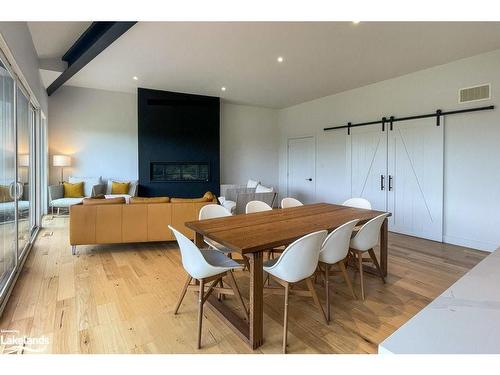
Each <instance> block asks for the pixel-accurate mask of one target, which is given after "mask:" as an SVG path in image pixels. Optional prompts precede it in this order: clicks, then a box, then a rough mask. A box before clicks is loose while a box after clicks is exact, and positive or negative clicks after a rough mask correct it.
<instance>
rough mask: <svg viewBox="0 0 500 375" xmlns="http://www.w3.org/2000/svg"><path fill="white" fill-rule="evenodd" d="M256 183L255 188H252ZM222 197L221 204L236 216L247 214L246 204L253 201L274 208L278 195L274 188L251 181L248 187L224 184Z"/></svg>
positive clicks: (221, 188)
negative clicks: (264, 203)
mask: <svg viewBox="0 0 500 375" xmlns="http://www.w3.org/2000/svg"><path fill="white" fill-rule="evenodd" d="M251 182H252V183H254V182H255V184H256V186H255V187H253V186H252V187H248V186H251V185H252V184H251ZM220 192H221V197H219V202H220V204H221V205H223V206H224V207H225V208H226V209H227V210H228V211H230V212H231V213H234V214H242V213H245V207H246V204H247V203H248V202H250V201H252V200H259V201H262V202H266V203H267V204H269V205H270V206H271V207H273V205H274V203H275V201H276V197H277V193H276V192H275V191H274V189H273V188H267V187H265V186H263V185H261V184H260V182H256V181H253V180H249V182H248V184H247V186H241V185H230V184H224V185H221V187H220Z"/></svg>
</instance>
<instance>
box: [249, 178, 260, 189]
mask: <svg viewBox="0 0 500 375" xmlns="http://www.w3.org/2000/svg"><path fill="white" fill-rule="evenodd" d="M258 184H260V182H259V181H255V180H248V182H247V188H256V187H257V185H258Z"/></svg>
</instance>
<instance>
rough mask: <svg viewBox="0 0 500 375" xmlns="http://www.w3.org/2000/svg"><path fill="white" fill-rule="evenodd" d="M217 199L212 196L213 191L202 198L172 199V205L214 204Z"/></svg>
mask: <svg viewBox="0 0 500 375" xmlns="http://www.w3.org/2000/svg"><path fill="white" fill-rule="evenodd" d="M214 199H215V196H214V195H213V194H212V192H211V191H207V192H206V193H205V194H204V195H203V197H201V198H170V202H171V203H183V202H184V203H186V202H193V203H201V202H212V201H213V200H214Z"/></svg>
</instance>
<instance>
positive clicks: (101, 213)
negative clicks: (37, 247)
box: [69, 199, 216, 254]
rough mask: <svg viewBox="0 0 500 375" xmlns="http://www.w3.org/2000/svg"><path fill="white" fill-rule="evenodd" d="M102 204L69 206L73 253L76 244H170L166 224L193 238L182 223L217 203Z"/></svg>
mask: <svg viewBox="0 0 500 375" xmlns="http://www.w3.org/2000/svg"><path fill="white" fill-rule="evenodd" d="M101 201H102V202H103V204H99V202H94V203H95V204H94V203H93V204H89V205H85V204H82V203H80V204H76V205H73V206H71V207H70V212H69V217H70V219H69V242H70V244H71V247H72V253H73V254H75V252H76V246H77V245H93V244H111V243H114V244H115V243H128V242H152V241H172V240H174V237H173V234H172V232H171V231H170V230H169V229H168V225H172V226H173V227H175V228H176V229H178V230H179V231H180V232H182V233H183V234H185V235H186V236H188V237H189V238H191V239H193V238H194V233H193V231H191V230H190V229H188V228H186V227H185V226H184V223H185V222H187V221H192V220H197V219H198V213H199V211H200V209H201V207H203V206H205V205H207V204H212V203H216V201H215V202H214V201H209V202H196V201H195V202H184V201H181V202H175V203H139V204H137V203H136V204H105V203H104V201H105V200H104V199H103V200H101Z"/></svg>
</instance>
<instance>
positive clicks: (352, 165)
mask: <svg viewBox="0 0 500 375" xmlns="http://www.w3.org/2000/svg"><path fill="white" fill-rule="evenodd" d="M347 152H348V155H347V161H348V166H347V170H348V171H350V173H351V197H356V198H365V199H367V200H368V201H370V203H371V204H372V208H373V209H375V210H381V211H385V210H387V194H386V193H387V190H386V188H387V181H386V172H387V131H384V132H383V131H382V128H381V127H378V126H361V127H357V128H353V129H351V135H350V136H348V137H347Z"/></svg>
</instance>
